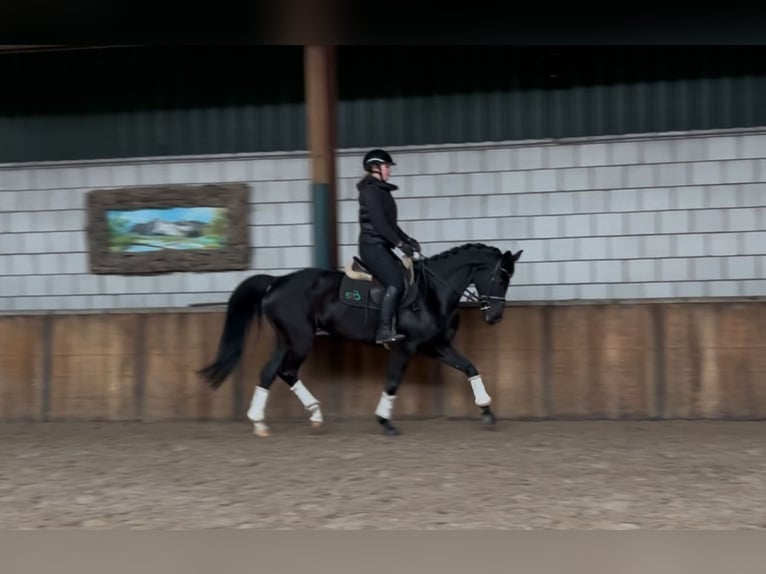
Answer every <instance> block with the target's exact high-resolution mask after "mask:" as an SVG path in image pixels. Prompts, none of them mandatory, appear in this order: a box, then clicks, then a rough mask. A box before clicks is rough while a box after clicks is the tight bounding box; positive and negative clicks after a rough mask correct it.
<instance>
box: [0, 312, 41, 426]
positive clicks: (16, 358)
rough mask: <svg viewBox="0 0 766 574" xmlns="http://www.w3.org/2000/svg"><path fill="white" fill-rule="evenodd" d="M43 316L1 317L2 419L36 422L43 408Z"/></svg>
mask: <svg viewBox="0 0 766 574" xmlns="http://www.w3.org/2000/svg"><path fill="white" fill-rule="evenodd" d="M43 322H44V317H41V316H39V315H30V316H26V317H13V316H10V317H0V419H2V420H29V419H32V420H37V419H39V418H40V414H41V409H42V385H43V352H44V341H43Z"/></svg>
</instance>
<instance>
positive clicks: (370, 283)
mask: <svg viewBox="0 0 766 574" xmlns="http://www.w3.org/2000/svg"><path fill="white" fill-rule="evenodd" d="M402 272H403V273H404V279H405V285H406V288H405V291H404V296H403V297H402V299H401V302H400V304H399V306H400V307H406V306H409V305H411V304H412V303H413V302H414V300H415V298H416V297H417V289H412V288H411V287H412V285H413V283H414V281H413V278H414V273H413V271H412V264H411V262H410V261H407V262H405V268H404V269H402ZM382 298H383V285H382V284H381V283H380V282H379V281H378V280H377V279H375V278H374V277H373V276H372V274H371V273H370V272H369V271H368V270H367V269H366V268H365V267H364V265H363V264H362V262H361V261H359V260H358V259H357V258H356V257H354V262H353V263H352V264H350V265H347V266H346V271H345V273H344V275H343V278H342V279H341V282H340V300H341V302H343V303H344V304H346V305H349V306H350V307H359V308H361V309H380V302H381V299H382Z"/></svg>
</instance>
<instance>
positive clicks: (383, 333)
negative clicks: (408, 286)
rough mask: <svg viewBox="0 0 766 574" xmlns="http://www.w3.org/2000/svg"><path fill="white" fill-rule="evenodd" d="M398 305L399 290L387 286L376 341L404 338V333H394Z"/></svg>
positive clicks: (387, 341)
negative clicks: (394, 319)
mask: <svg viewBox="0 0 766 574" xmlns="http://www.w3.org/2000/svg"><path fill="white" fill-rule="evenodd" d="M398 305H399V290H398V289H397V288H396V287H390V286H389V287H388V288H386V292H385V293H384V294H383V301H382V302H381V304H380V323H379V324H378V331H377V333H376V334H375V342H376V343H378V344H379V345H380V344H382V343H393V342H394V341H399V340H400V339H404V335H402V334H398V333H394V329H393V318H394V313H396V309H397V306H398Z"/></svg>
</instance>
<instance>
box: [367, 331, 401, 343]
mask: <svg viewBox="0 0 766 574" xmlns="http://www.w3.org/2000/svg"><path fill="white" fill-rule="evenodd" d="M386 335H387V336H386V337H385V338H381V337H380V336H379V335H378V334H377V333H376V334H375V343H377V344H378V345H385V344H386V343H396V342H397V341H401V340H402V339H405V338H406V337H405V335H403V334H402V333H394V332H391V333H386Z"/></svg>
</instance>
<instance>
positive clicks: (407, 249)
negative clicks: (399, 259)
mask: <svg viewBox="0 0 766 574" xmlns="http://www.w3.org/2000/svg"><path fill="white" fill-rule="evenodd" d="M397 247H398V248H399V249H401V250H402V252H403V253H404V254H405V255H406V256H407V257H412V256H413V254H414V253H415V251H414V250H413V249H412V245H410V244H409V243H407V242H405V241H402V242H400V243H399V245H397Z"/></svg>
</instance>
